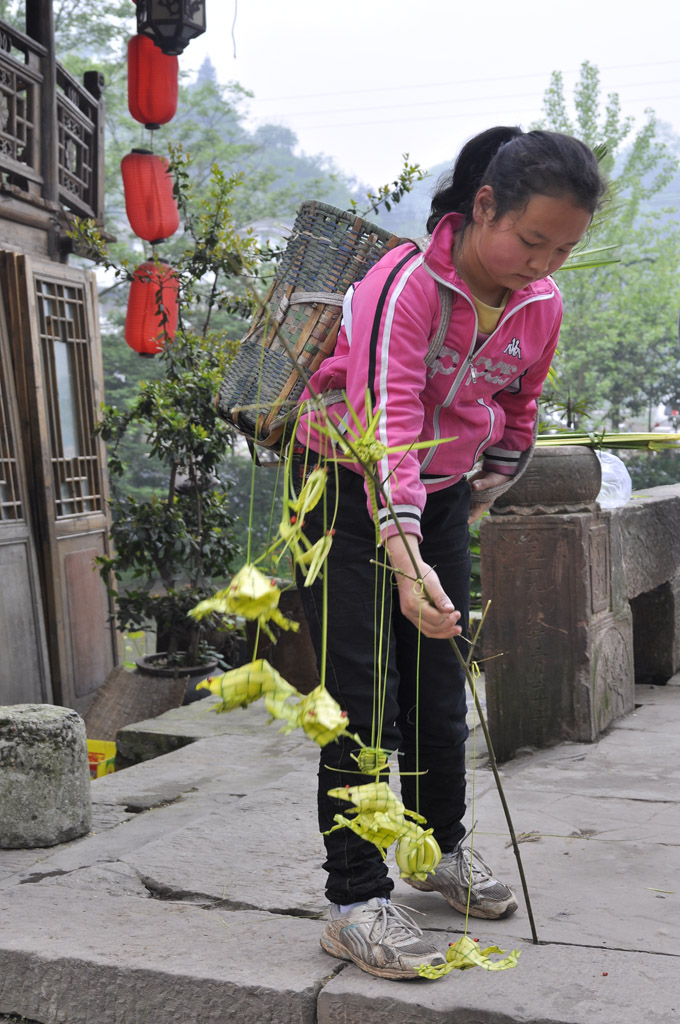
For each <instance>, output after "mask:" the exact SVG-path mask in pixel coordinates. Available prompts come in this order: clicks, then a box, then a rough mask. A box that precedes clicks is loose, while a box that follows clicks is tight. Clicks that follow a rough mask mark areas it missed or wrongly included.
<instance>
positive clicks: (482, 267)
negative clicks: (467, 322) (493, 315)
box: [463, 185, 592, 305]
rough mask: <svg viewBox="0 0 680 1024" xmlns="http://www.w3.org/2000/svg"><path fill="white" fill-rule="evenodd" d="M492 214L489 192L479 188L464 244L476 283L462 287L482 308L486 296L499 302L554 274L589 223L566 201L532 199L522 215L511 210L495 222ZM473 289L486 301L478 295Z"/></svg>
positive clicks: (587, 217) (587, 215) (586, 215)
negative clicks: (508, 293)
mask: <svg viewBox="0 0 680 1024" xmlns="http://www.w3.org/2000/svg"><path fill="white" fill-rule="evenodd" d="M495 212H496V211H495V206H494V201H493V189H492V188H491V186H490V185H484V186H483V187H482V188H481V189H480V190H479V192H478V193H477V197H476V199H475V206H474V211H473V225H472V229H471V230H470V232H469V239H468V238H466V239H465V248H466V250H467V251H466V257H467V260H466V262H468V264H469V271H470V272H471V276H472V277H473V278H474V279H475V280H474V281H468V282H467V283H468V285H469V286H470V288H471V290H472V292H473V294H475V295H477V297H478V298H480V299H481V300H482V301H483V302H484V301H486V302H488V301H489V298H488V297H489V296H491V297H493V296H495V297H496V298H498V301H499V302H500V301H502V297H503V295H504V294H505V292H506V291H507V289H508V288H509V289H511V290H512V291H517V290H518V289H520V288H524V287H525V286H526V285H528V284H531V283H532V282H533V281H539V280H540V279H541V278H543V277H547V276H548V275H549V274H552V273H554V272H555V271H556V270H559V268H560V267H561V266H562V264H563V263H564V261H565V260H566V259H567V257H568V256H569V254H570V252H571V251H572V249H573V248H574V246H575V245H576V244H577V243H578V242H580V241H581V239H582V238H583V236H584V235H585V233H586V231H587V230H588V227H589V225H590V221H591V219H592V217H591V214H590V213H588V211H587V210H583V209H582V208H581V207H579V206H575V205H574V203H573V202H572V201H571V200H570V199H568V198H564V197H563V198H559V199H557V198H555V197H554V196H544V195H540V194H537V195H534V196H532V197H531V199H530V200H529V202H528V203H527V205H526V206H525V207H524V208H523V209H521V210H510V211H509V212H508V213H505V214H503V216H502V217H500V218H499V219H498V220H494V216H495ZM468 241H469V243H470V245H469V248H468ZM463 277H465V274H463ZM475 287H477V288H479V289H482V290H483V291H484V292H485V293H486V295H487V298H485V297H484V295H478V294H477V292H476V291H475ZM490 304H491V305H495V304H497V303H496V302H495V301H494V302H491V303H490Z"/></svg>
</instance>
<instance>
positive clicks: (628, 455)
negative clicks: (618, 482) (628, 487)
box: [616, 450, 680, 491]
mask: <svg viewBox="0 0 680 1024" xmlns="http://www.w3.org/2000/svg"><path fill="white" fill-rule="evenodd" d="M616 454H617V455H618V456H619V458H620V459H623V461H624V462H625V464H626V467H627V469H628V472H629V473H630V478H631V480H632V482H633V490H634V491H644V490H645V489H646V488H648V487H661V486H663V485H668V484H677V483H680V452H678V451H670V450H668V451H663V452H629V451H618V452H616Z"/></svg>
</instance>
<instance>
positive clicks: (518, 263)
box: [297, 127, 606, 978]
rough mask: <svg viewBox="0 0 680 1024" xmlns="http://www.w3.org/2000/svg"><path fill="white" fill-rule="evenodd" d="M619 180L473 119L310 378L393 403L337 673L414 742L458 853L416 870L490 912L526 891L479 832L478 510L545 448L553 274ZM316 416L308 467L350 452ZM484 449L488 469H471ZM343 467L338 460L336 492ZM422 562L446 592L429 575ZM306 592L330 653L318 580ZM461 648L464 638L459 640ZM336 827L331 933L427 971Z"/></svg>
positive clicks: (367, 853) (354, 400) (343, 767)
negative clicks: (487, 860)
mask: <svg viewBox="0 0 680 1024" xmlns="http://www.w3.org/2000/svg"><path fill="white" fill-rule="evenodd" d="M605 187H606V186H605V183H604V181H603V180H602V178H601V176H600V173H599V170H598V165H597V160H596V159H595V157H594V155H593V153H592V152H591V151H590V150H589V149H588V147H587V146H585V145H584V144H583V143H581V142H579V141H578V140H576V139H574V138H571V137H570V136H566V135H560V134H556V133H553V132H545V131H531V132H527V133H526V134H525V133H523V132H522V131H521V130H520V129H519V128H508V127H496V128H491V129H489V130H488V131H486V132H483V133H482V134H481V135H478V136H476V137H475V138H473V139H472V140H471V141H469V142H468V143H467V144H466V145H465V146H464V148H463V149H462V151H461V153H460V154H459V156H458V159H457V161H456V164H455V167H454V169H453V174H452V175H451V176H447V179H446V180H443V182H440V184H439V187H438V190H437V192H436V193H435V195H434V198H433V201H432V208H431V213H430V217H429V220H428V222H427V230H428V232H430V233H431V238H430V239H429V244H428V246H427V248H426V249H425V251H424V252H420V251H419V250H416V249H414V248H413V245H411V244H405V245H402V246H399V247H397V248H396V249H394V250H393V251H391V252H390V253H388V254H387V255H386V256H384V257H383V258H382V259H381V260H380V261H379V263H377V264H376V266H375V267H373V268H372V269H371V270H370V271H369V272H368V274H367V275H366V277H365V278H364V279H363V280H361V281H360V282H359V283H358V284H357V285H355V286H354V287H353V288H351V289H350V291H349V292H348V294H347V296H346V298H345V303H344V307H343V326H342V328H341V330H340V334H339V338H338V343H337V347H336V350H335V353H334V355H333V356H332V357H330V358H328V359H327V360H325V362H324V363H323V364H322V366H321V367H320V369H319V370H318V371H317V372H316V374H315V375H314V377H313V378H312V384H313V387H314V389H315V391H316V392H317V393H323V392H329V391H336V390H341V391H344V392H345V394H346V396H347V399H348V401H349V403H350V404H351V406H352V408H353V409H354V410H355V411H357V412H358V413H359V415H360V417H362V418H363V422H364V423H365V422H366V420H367V415H368V414H367V410H366V405H367V396H368V400H369V401H370V408H371V410H372V411H373V412H374V413H375V412H376V411H378V410H379V413H380V416H379V421H378V426H377V429H376V438H377V440H378V441H380V442H382V443H383V444H384V445H385V446H386V447H387V449H388V451H387V453H386V454H385V455H384V457H383V458H382V460H381V462H380V463H379V464H378V465H377V466H376V469H377V471H378V474H379V477H380V479H381V481H382V482H383V488H384V493H385V496H387V497H388V498H389V504H390V507H388V506H387V504H386V501H385V499H384V497H383V496H380V495H379V496H378V504H379V506H380V507H379V511H378V517H379V522H380V529H381V534H382V541H383V545H384V548H385V550H386V551H387V555H388V558H389V566H391V568H392V570H394V571H393V572H392V571H390V569H389V566H387V567H385V568H384V569H381V568H380V567H378V568H377V569H376V565H375V562H376V547H375V526H374V522H373V519H372V514H371V502H370V498H369V496H368V489H367V487H366V486H365V480H364V478H363V476H362V471H361V467H360V466H359V465H350V466H346V465H345V466H342V467H341V468H339V469H338V474H337V478H338V488H339V493H338V495H337V497H338V503H339V504H338V513H337V518H336V521H335V523H334V526H335V536H334V541H333V545H332V548H331V552H330V556H329V560H328V562H327V564H326V569H325V571H326V573H327V583H328V593H329V595H330V599H329V609H330V610H329V616H328V632H327V641H326V654H327V680H326V683H327V687H328V690H329V692H330V693H331V694H332V695H333V696H334V697H335V699H336V700H337V701H338V702H339V703H340V705H341V707H342V708H343V709H344V710H346V711H347V714H348V717H349V722H350V730H351V731H352V732H355V733H358V734H359V736H360V738H361V740H362V741H363V742H364V743H365V744H367V745H372V744H373V743H374V742H375V739H374V737H375V721H376V713H377V712H376V710H375V707H374V703H375V701H374V697H375V679H376V676H377V678H378V679H379V680H380V683H381V687H382V688H383V689H381V697H384V712H383V718H382V732H381V734H380V743H381V746H382V747H383V748H386V749H388V750H398V751H399V764H400V769H401V771H402V772H404V773H414V774H403V775H402V778H401V789H402V800H403V802H404V804H405V806H406V807H407V808H408V809H410V810H417V811H418V812H419V813H420V814H422V815H424V816H425V818H426V819H427V827H430V828H433V829H434V836H435V838H436V839H437V841H438V843H439V846H440V847H441V850H442V853H443V856H442V860H441V862H440V864H439V865H438V867H437V869H436V871H435V873H434V874H430V875H428V877H427V881H425V882H418V881H415V880H411V879H407V881H409V882H410V884H411V885H413V886H414V887H415V888H417V889H421V890H427V891H437V892H440V893H441V894H442V895H443V896H444V897H445V898H446V900H447V901H448V902H449V904H450V905H451V906H452V907H453V908H455V909H456V910H458V911H460V912H463V913H465V910H466V905H467V903H468V886H469V882H470V879H471V887H470V892H469V913H470V914H472V915H475V916H478V917H486V918H496V917H503V916H506V915H508V914H511V913H513V912H514V911H515V910H516V909H517V901H516V899H515V896H514V894H513V893H512V891H511V890H510V889H509V888H508V887H507V886H506V885H504V884H503V883H502V882H499V881H498V880H497V879H495V878H493V876H492V874H491V872H490V870H489V869H488V867H487V866H486V865H485V864H484V862H483V861H482V860H481V859H480V858H478V857H477V856H476V855H475V856H474V857H473V856H472V854H471V851H470V850H469V849H468V848H465V847H464V846H463V845H462V842H463V839H464V836H465V829H464V826H463V824H462V820H463V816H464V813H465V740H466V738H467V727H466V698H465V679H464V677H463V674H462V672H461V671H460V668H459V665H458V662H457V660H456V658H455V655H454V652H453V651H452V649H451V647H450V644H449V642H448V641H449V640H450V638H451V637H460V636H461V635H462V636H465V634H466V632H467V628H468V604H469V578H470V557H469V546H468V517H470V521H472V520H473V519H476V518H477V517H478V516H479V515H481V513H482V511H484V510H485V509H486V508H488V507H489V505H490V504H491V503H492V501H493V499H494V498H495V497H496V496H497V495H498V494H499V493H500V492H501V491H502V490H504V489H505V488H506V487H508V486H509V485H510V481H511V478H512V477H513V475H515V474H516V472H517V469H518V467H520V468H523V465H524V463H525V462H526V461H527V459H528V457H529V455H530V452H531V447H532V442H533V435H534V430H535V424H536V417H537V399H538V397H539V395H540V393H541V388H542V386H543V382H544V380H545V377H546V375H547V373H548V369H549V367H550V363H551V360H552V358H553V354H554V352H555V347H556V345H557V338H558V332H559V326H560V320H561V314H562V304H561V300H560V294H559V291H558V289H557V286H556V284H555V282H554V281H553V280H552V278H551V277H550V276H549V275H550V274H552V273H553V272H554V271H556V270H558V269H559V268H560V267H561V266H562V264H563V263H564V261H565V260H566V259H567V257H568V255H569V253H570V252H571V251H572V249H573V248H574V246H575V245H577V243H578V242H579V241H580V240H581V239H582V238H583V236H584V234H585V232H586V231H587V229H588V226H589V224H590V222H591V219H592V216H593V214H594V212H595V211H596V210H597V209H598V207H599V205H600V204H601V202H602V199H603V196H604V193H605ZM442 296H443V297H444V302H445V301H446V300H447V299H449V298H450V300H452V310H451V317H450V321H449V323H448V329H447V330H446V335H445V339H444V343H443V346H442V347H441V348H440V350H439V353H438V354H437V355H436V358H434V355H433V354H432V353H430V355H429V356H428V347H429V345H430V342H431V340H432V338H433V336H434V335H435V334H436V332H437V329H438V327H439V325H440V322H441V320H442V305H443V304H444V302H443V299H442ZM329 412H330V414H331V416H332V418H333V420H334V422H336V423H338V424H339V425H340V428H341V429H342V424H343V422H345V421H343V417H344V416H345V414H346V413H347V406H346V405H345V404H343V403H342V402H339V403H337V404H335V405H332V406H330V409H329ZM318 422H319V415H318V413H315V412H313V411H312V412H310V413H308V414H307V415H306V416H305V417H303V418H302V420H301V423H300V428H299V431H298V434H297V442H298V445H300V446H302V449H303V450H302V451H299V452H298V457H300V459H301V464H302V468H301V469H300V473H302V472H304V468H305V467H309V466H310V465H311V464H312V463H313V462H315V461H318V460H319V459H321V458H323V457H324V456H327V455H332V454H333V452H332V451H331V450H330V445H329V442H328V441H327V440H326V439H325V437H324V435H323V434H322V433H321V432H320V431H318V430H317V429H316V427H317V423H318ZM349 422H350V424H351V419H349ZM443 439H448V440H443ZM418 440H420V441H440V440H442V443H440V444H436V445H434V446H432V447H430V448H423V449H420V450H417V451H416V450H413V449H412V450H411V451H410V452H407V454H406V455H405V454H404V449H403V447H402V448H401V450H400V451H396V450H394V449H396V448H397V447H399V446H408V445H409V444H412V443H413V442H415V441H418ZM480 458H481V459H482V462H481V468H479V469H477V470H476V471H475V472H473V473H472V475H471V476H468V474H469V473H470V472H471V471H472V470H473V468H474V467H475V465H476V464H477V463H478V461H479V460H480ZM335 478H336V474H335V472H334V471H333V470H332V469H331V471H329V473H328V500H327V508H328V509H333V507H334V505H335V498H336V495H335V490H334V489H335V486H336V483H335ZM471 500H472V509H473V511H472V513H471V514H470V511H469V509H470V501H471ZM395 519H396V520H398V522H399V525H400V526H401V533H400V532H399V530H398V527H397V523H396V522H395ZM324 528H325V527H324V513H323V510H322V508H321V507H320V506H317V508H316V509H315V510H314V511H313V512H312V513H310V514H309V515H308V516H307V520H306V531H305V532H306V533H307V535H308V537H309V538H310V540H313V541H314V540H316V539H317V538H318V537H319V536H321V535H322V533H323V531H324ZM414 562H415V565H417V567H418V573H417V576H418V577H419V578H420V579H421V580H424V581H425V583H426V587H427V590H428V592H429V595H430V597H431V598H432V600H433V603H432V604H431V603H429V602H428V601H427V600H425V599H424V597H423V592H422V591H423V588H422V586H417V585H414V578H415V577H416V573H415V571H414ZM384 572H387V573H388V579H387V582H386V585H385V586H383V583H384V582H385V581H384V579H383V576H382V573H384ZM376 574H377V579H376ZM391 589H393V590H394V591H395V593H396V595H397V596H398V600H397V601H394V604H392V602H391V599H390V590H391ZM300 591H301V595H302V599H303V603H304V607H305V614H306V616H307V618H308V621H309V626H310V630H311V633H312V638H313V640H314V643H315V646H316V649H317V656H318V655H319V652H320V646H321V611H322V589H321V584H315V585H314V586H313V587H311V588H305V587H300ZM419 634H420V635H419ZM461 650H463V653H464V654H467V651H466V650H465V647H464V646H463V645H462V641H461ZM376 666H379V667H378V668H376ZM353 753H354V754H356V744H355V743H353V742H352V740H350V739H349V738H344V739H343V738H341V739H340V741H339V743H337V744H335V743H332V744H330V745H329V746H327V747H325V748H324V749H323V750H322V753H321V765H320V770H319V823H320V827H321V831H322V832H327V831H328V830H329V829H330V828H331V827H332V825H333V816H334V814H336V813H337V812H338V810H339V809H340V808H339V807H338V806H337V804H335V803H334V802H333V801H332V800H331V799H329V797H328V796H327V793H328V791H329V790H330V789H332V788H336V787H339V786H344V785H350V786H356V785H360V784H362V783H365V782H370V781H373V778H372V777H367V776H363V775H358V774H357V771H356V769H357V764H356V761H355V760H354V759H353V758H352V754H353ZM345 806H346V805H345ZM325 842H326V852H327V859H326V862H325V865H324V866H325V868H326V870H327V872H328V884H327V889H326V893H327V896H328V899H329V900H330V902H331V910H330V920H329V922H328V923H327V925H326V927H325V930H324V933H323V937H322V939H321V945H322V947H323V948H324V949H325V950H326V951H327V952H328V953H330V954H331V955H332V956H335V957H339V958H341V959H346V960H353V961H354V962H355V963H356V964H357V965H358V966H359V967H360V968H362V970H365V971H368V972H369V973H371V974H375V975H379V976H381V977H388V978H412V977H416V974H415V971H414V967H416V966H417V965H418V964H421V963H430V964H437V963H442V962H443V957H442V956H441V955H440V954H439V952H438V951H437V950H436V949H435V948H434V947H433V946H431V945H430V944H429V943H427V942H425V941H424V939H423V938H422V932H421V930H420V929H419V928H418V927H417V926H416V925H415V923H414V922H413V921H412V920H411V918H410V917H409V916H408V914H406V913H405V912H404V910H403V909H401V908H399V907H397V906H396V905H394V904H392V903H391V902H390V893H391V891H392V888H393V882H392V880H391V879H390V878H389V876H388V872H387V867H386V865H385V863H384V861H383V860H382V857H381V855H380V851H379V850H378V849H377V848H376V847H375V846H374V845H373V844H372V843H369V842H367V841H366V840H364V839H361V838H360V837H358V836H356V835H355V834H354V833H352V832H351V831H350V830H349V829H347V828H344V829H340V830H338V831H334V832H332V833H331V834H330V835H326V836H325Z"/></svg>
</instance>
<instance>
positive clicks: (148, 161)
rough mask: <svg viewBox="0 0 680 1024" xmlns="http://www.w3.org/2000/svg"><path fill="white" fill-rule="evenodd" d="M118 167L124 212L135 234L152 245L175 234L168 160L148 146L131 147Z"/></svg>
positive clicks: (176, 213)
mask: <svg viewBox="0 0 680 1024" xmlns="http://www.w3.org/2000/svg"><path fill="white" fill-rule="evenodd" d="M120 169H121V171H122V173H123V186H124V188H125V212H126V213H127V215H128V220H129V221H130V227H131V228H132V230H133V231H134V233H135V234H136V235H138V236H139V237H140V238H144V239H145V240H146V241H147V242H151V244H152V245H156V243H158V242H162V241H164V240H165V239H166V238H169V237H170V235H174V233H175V231H177V228H178V227H179V210H178V209H177V203H176V202H175V198H174V196H173V194H172V178H171V177H170V175H169V174H168V161H167V160H165V159H164V158H163V157H160V156H155V155H154V154H153V153H151V152H150V151H149V150H148V149H133V150H132V152H131V153H128V154H127V156H124V157H123V159H122V161H121V165H120Z"/></svg>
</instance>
